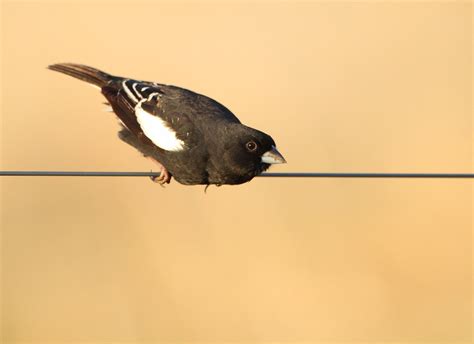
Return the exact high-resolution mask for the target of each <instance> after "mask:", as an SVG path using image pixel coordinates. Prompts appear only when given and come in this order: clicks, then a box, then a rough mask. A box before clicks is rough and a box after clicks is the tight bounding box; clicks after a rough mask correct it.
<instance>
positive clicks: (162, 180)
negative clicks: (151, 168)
mask: <svg viewBox="0 0 474 344" xmlns="http://www.w3.org/2000/svg"><path fill="white" fill-rule="evenodd" d="M148 158H149V159H150V160H152V161H154V162H155V163H157V164H158V166H160V175H159V176H158V177H155V176H152V177H150V179H151V180H152V181H153V182H154V183H159V184H160V185H161V186H164V184H169V183H170V181H171V173H169V172H168V170H167V169H166V167H164V166H163V165H162V164H161V163H160V162H159V161H158V160H155V159H153V158H151V157H148Z"/></svg>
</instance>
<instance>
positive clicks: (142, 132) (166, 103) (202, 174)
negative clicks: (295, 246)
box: [48, 63, 286, 188]
mask: <svg viewBox="0 0 474 344" xmlns="http://www.w3.org/2000/svg"><path fill="white" fill-rule="evenodd" d="M48 68H49V69H51V70H53V71H57V72H61V73H64V74H67V75H69V76H72V77H74V78H77V79H80V80H82V81H85V82H87V83H89V84H91V85H93V86H96V87H98V88H99V89H100V91H101V93H102V95H103V96H104V97H105V99H106V100H107V102H106V103H105V104H106V105H108V106H109V107H111V111H112V112H114V113H115V114H116V116H117V117H118V120H119V123H120V126H121V129H120V130H119V132H118V136H119V138H120V139H121V140H122V141H124V142H125V143H127V144H128V145H130V146H132V147H133V148H135V149H136V150H137V151H139V152H140V153H141V154H143V156H145V157H147V158H149V159H151V160H152V161H154V162H155V163H156V164H158V166H159V169H160V174H159V176H156V177H152V180H153V181H154V182H156V183H159V184H160V185H162V186H163V185H165V184H169V183H170V181H171V179H172V178H174V179H175V180H176V181H177V182H179V183H181V184H184V185H206V188H207V187H208V186H209V185H217V186H221V185H237V184H243V183H246V182H249V181H250V180H252V179H253V178H254V177H255V176H257V175H259V174H261V173H262V172H264V171H266V170H267V169H268V168H269V167H270V166H271V165H273V164H282V163H286V160H285V158H284V157H283V156H282V155H281V154H280V152H279V151H278V150H277V148H276V144H275V141H274V140H273V138H272V137H271V136H269V135H268V134H266V133H264V132H262V131H260V130H257V129H254V128H251V127H249V126H246V125H244V124H242V123H241V122H240V120H239V119H238V118H237V117H236V116H235V115H234V114H233V113H232V112H231V111H230V110H229V109H228V108H226V107H225V106H224V105H222V104H220V103H219V102H217V101H216V100H214V99H211V98H209V97H207V96H205V95H202V94H199V93H196V92H193V91H191V90H188V89H185V88H181V87H178V86H173V85H166V84H160V83H156V82H149V81H142V80H135V79H131V78H124V77H119V76H114V75H111V74H108V73H106V72H103V71H101V70H99V69H96V68H93V67H89V66H86V65H82V64H76V63H57V64H51V65H49V66H48Z"/></svg>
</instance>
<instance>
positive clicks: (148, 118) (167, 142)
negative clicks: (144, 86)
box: [135, 95, 185, 152]
mask: <svg viewBox="0 0 474 344" xmlns="http://www.w3.org/2000/svg"><path fill="white" fill-rule="evenodd" d="M150 96H151V95H150ZM150 98H151V97H150ZM143 101H146V99H142V100H140V101H139V102H138V104H137V106H135V116H137V121H138V123H139V124H140V127H141V128H142V130H143V133H144V134H145V135H146V136H147V137H148V138H149V139H150V140H151V141H152V142H153V143H154V144H155V145H157V146H158V147H160V148H161V149H164V150H167V151H173V152H177V151H181V150H183V149H184V147H185V145H184V142H183V141H182V140H180V139H178V138H177V137H176V132H175V131H174V130H173V129H171V128H170V127H169V126H168V124H167V123H166V122H165V121H163V120H162V119H161V118H159V117H158V116H154V115H152V114H150V113H148V112H146V111H145V110H143V108H142V102H143Z"/></svg>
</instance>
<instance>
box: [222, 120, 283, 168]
mask: <svg viewBox="0 0 474 344" xmlns="http://www.w3.org/2000/svg"><path fill="white" fill-rule="evenodd" d="M228 137H229V141H228V142H229V144H228V145H226V147H225V153H224V157H223V159H224V160H225V161H226V162H227V163H229V164H230V165H231V166H232V168H233V169H234V171H235V172H237V173H238V174H240V175H244V174H248V175H249V176H250V175H251V176H252V177H253V176H255V175H258V174H260V173H261V172H263V171H265V170H267V169H268V168H269V167H270V165H272V164H284V163H286V160H285V158H283V156H282V155H281V154H280V152H278V150H277V149H276V144H275V141H273V139H272V137H271V136H269V135H267V134H265V133H264V132H261V131H259V130H256V129H253V128H250V127H247V126H244V125H242V124H239V125H235V126H233V127H232V128H230V130H229V131H228Z"/></svg>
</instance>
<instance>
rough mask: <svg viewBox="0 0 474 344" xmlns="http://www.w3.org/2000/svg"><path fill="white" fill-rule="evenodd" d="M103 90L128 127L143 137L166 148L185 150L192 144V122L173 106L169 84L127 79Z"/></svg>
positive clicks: (168, 149)
mask: <svg viewBox="0 0 474 344" xmlns="http://www.w3.org/2000/svg"><path fill="white" fill-rule="evenodd" d="M102 93H103V94H104V96H105V97H106V98H107V100H108V101H109V103H110V105H111V106H112V109H113V110H114V112H115V113H116V114H117V116H118V117H119V119H120V120H121V121H122V123H123V124H124V125H125V127H127V128H128V129H129V130H130V131H131V132H132V133H133V134H134V135H136V136H137V137H138V138H139V139H141V140H144V141H145V142H146V141H148V143H152V144H154V145H155V146H157V147H159V148H161V149H163V150H165V151H174V152H177V151H182V150H184V149H186V148H189V146H190V145H191V143H192V137H191V136H192V134H193V131H192V123H191V122H190V121H189V119H188V117H187V116H186V115H185V114H182V113H180V112H179V111H174V110H175V108H174V106H170V102H171V103H173V102H174V101H173V99H169V97H167V95H166V86H164V85H159V84H155V83H150V82H143V81H137V80H130V79H123V80H121V81H120V82H117V83H116V84H115V85H110V86H105V87H103V88H102ZM177 103H178V104H179V101H178V102H177ZM166 110H168V111H166Z"/></svg>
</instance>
